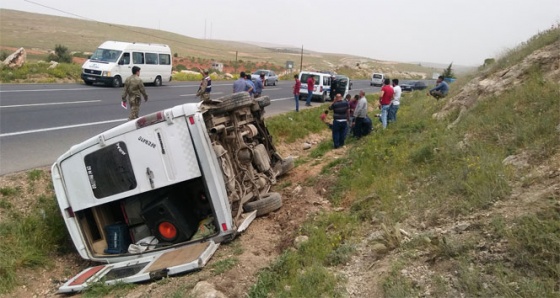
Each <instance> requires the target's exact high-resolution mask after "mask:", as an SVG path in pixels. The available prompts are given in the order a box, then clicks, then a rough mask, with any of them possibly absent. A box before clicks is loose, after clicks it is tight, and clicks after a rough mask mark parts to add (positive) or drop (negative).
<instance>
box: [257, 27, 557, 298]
mask: <svg viewBox="0 0 560 298" xmlns="http://www.w3.org/2000/svg"><path fill="white" fill-rule="evenodd" d="M559 47H560V28H555V29H551V30H548V31H546V32H543V33H542V34H539V35H537V36H535V37H533V38H532V39H530V40H529V41H528V42H527V43H524V44H523V45H521V46H519V47H517V48H515V49H512V50H511V51H509V52H508V54H507V55H505V56H504V57H502V58H501V59H499V60H498V61H497V63H496V64H495V65H493V66H492V67H490V68H489V69H484V70H482V71H481V72H480V73H478V74H476V75H474V78H473V77H470V78H462V79H461V80H459V81H457V82H456V83H454V84H452V86H451V88H452V94H451V96H450V97H448V98H447V99H446V100H442V101H439V102H436V101H435V100H434V99H433V98H428V97H427V96H426V95H425V94H423V93H421V92H415V93H413V94H407V95H406V96H405V97H404V99H403V100H402V104H401V108H400V110H399V121H398V123H396V124H393V125H390V126H389V128H388V129H387V130H386V131H381V130H378V131H377V132H375V133H374V135H373V136H371V137H368V138H365V139H363V140H360V141H359V142H352V143H351V144H349V146H350V149H349V150H348V151H347V154H346V155H343V156H342V157H340V158H334V159H333V156H332V155H329V153H328V152H329V151H330V146H331V140H325V141H324V142H323V143H322V144H320V145H319V146H318V148H317V149H315V154H313V153H312V156H313V157H314V158H313V159H309V160H307V161H300V163H301V164H303V165H304V166H308V165H309V164H313V163H314V162H316V160H317V158H324V159H326V161H325V163H326V165H325V167H323V171H322V172H321V174H320V175H319V176H314V177H308V178H307V180H306V181H303V182H302V185H306V186H308V187H312V188H314V190H315V191H317V192H321V188H325V189H326V191H324V192H323V193H326V194H327V195H326V197H328V199H329V200H330V201H331V202H332V204H334V205H335V206H342V207H343V209H344V210H345V211H344V212H334V213H325V214H321V215H318V216H316V217H315V220H313V221H311V222H309V223H308V224H307V225H304V226H302V227H301V229H300V230H299V231H298V232H297V233H295V234H294V235H291V236H290V237H289V238H290V239H293V238H295V237H296V236H306V237H308V239H309V240H308V241H306V242H304V243H303V244H300V245H299V246H298V247H297V248H296V249H295V250H289V251H286V252H285V253H284V254H283V255H282V256H281V257H280V258H279V259H278V260H277V261H276V262H275V263H274V264H273V265H272V266H270V267H269V268H268V269H266V270H264V271H263V272H262V273H261V274H260V277H259V280H258V282H257V283H256V284H255V285H254V287H253V288H252V290H251V293H250V295H249V296H250V297H267V296H270V295H272V296H275V297H311V296H313V297H318V296H324V297H343V296H345V295H347V294H348V293H351V294H352V296H355V297H380V296H384V297H418V296H422V297H424V296H433V297H460V296H461V297H463V296H464V297H475V296H478V297H497V296H500V297H558V295H559V294H560V284H559V281H560V266H559V264H560V191H559V189H560V180H559V179H558V177H560V176H559V175H560V170H559V169H560V150H559V148H560V137H559V130H558V129H559V127H560V123H559V121H560V109H559V107H560V91H559V90H560V73H559V72H558V66H557V62H558V61H559V60H558V59H559V58H560V57H559V56H560V53H559V52H558V48H559ZM510 72H511V73H513V74H511V75H506V74H507V73H510ZM483 80H484V83H483V82H482V81H483ZM503 81H505V83H504V82H503ZM508 82H512V84H510V85H507V84H506V83H508ZM486 84H488V85H486ZM500 84H506V85H500ZM471 85H476V86H493V88H494V89H492V88H490V87H488V89H483V88H482V87H480V88H479V89H472V88H471V87H469V86H471ZM465 92H469V94H464V93H465ZM461 95H463V96H461ZM466 97H468V98H470V100H471V102H474V104H471V105H469V106H466V105H461V106H462V111H461V108H458V107H457V105H454V104H453V103H454V102H456V101H459V100H461V99H463V98H466ZM371 99H372V100H371V101H370V104H373V103H374V102H375V97H374V98H371ZM465 102H467V101H462V102H461V103H462V104H464V103H465ZM448 106H452V107H456V109H453V110H450V112H449V113H446V114H445V116H444V117H437V118H436V117H432V115H437V113H438V112H440V111H441V110H444V109H445V108H446V107H448ZM459 114H461V115H462V116H460V117H458V115H459ZM294 117H296V116H294ZM374 119H375V118H374ZM437 119H440V120H437ZM271 122H272V123H269V126H270V127H272V128H273V129H272V130H273V131H274V132H275V133H277V134H279V135H286V136H287V135H290V134H291V133H292V131H299V130H298V129H297V127H301V126H303V125H302V124H300V122H299V121H295V122H294V124H293V126H290V121H285V120H284V119H282V118H281V117H278V118H275V119H274V120H272V121H271ZM451 124H453V125H451ZM296 126H297V127H296ZM377 127H378V128H379V125H378V124H377Z"/></svg>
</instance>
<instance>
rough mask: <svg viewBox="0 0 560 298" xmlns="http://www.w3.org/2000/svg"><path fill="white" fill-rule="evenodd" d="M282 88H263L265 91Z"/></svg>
mask: <svg viewBox="0 0 560 298" xmlns="http://www.w3.org/2000/svg"><path fill="white" fill-rule="evenodd" d="M280 89H282V88H267V87H264V88H263V90H264V91H268V90H280Z"/></svg>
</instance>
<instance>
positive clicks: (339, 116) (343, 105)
mask: <svg viewBox="0 0 560 298" xmlns="http://www.w3.org/2000/svg"><path fill="white" fill-rule="evenodd" d="M329 110H332V111H333V124H332V125H333V126H332V137H333V143H334V149H338V148H340V147H342V146H344V140H345V139H346V127H347V126H348V118H349V116H350V114H349V112H348V111H349V110H350V109H349V107H348V102H346V101H344V100H342V95H340V93H337V94H336V96H335V98H334V102H333V103H332V104H331V106H330V107H329Z"/></svg>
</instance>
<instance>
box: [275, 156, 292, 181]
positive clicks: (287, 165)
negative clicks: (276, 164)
mask: <svg viewBox="0 0 560 298" xmlns="http://www.w3.org/2000/svg"><path fill="white" fill-rule="evenodd" d="M280 164H281V165H282V167H281V170H280V173H278V176H282V175H284V174H286V173H287V172H288V171H290V170H291V169H293V168H294V167H295V164H294V158H293V157H291V156H289V157H286V158H284V159H283V160H282V161H281V162H280Z"/></svg>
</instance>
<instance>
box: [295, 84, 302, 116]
mask: <svg viewBox="0 0 560 298" xmlns="http://www.w3.org/2000/svg"><path fill="white" fill-rule="evenodd" d="M294 79H295V80H296V83H295V84H294V99H295V101H296V112H299V89H301V82H300V81H299V79H298V75H294Z"/></svg>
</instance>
